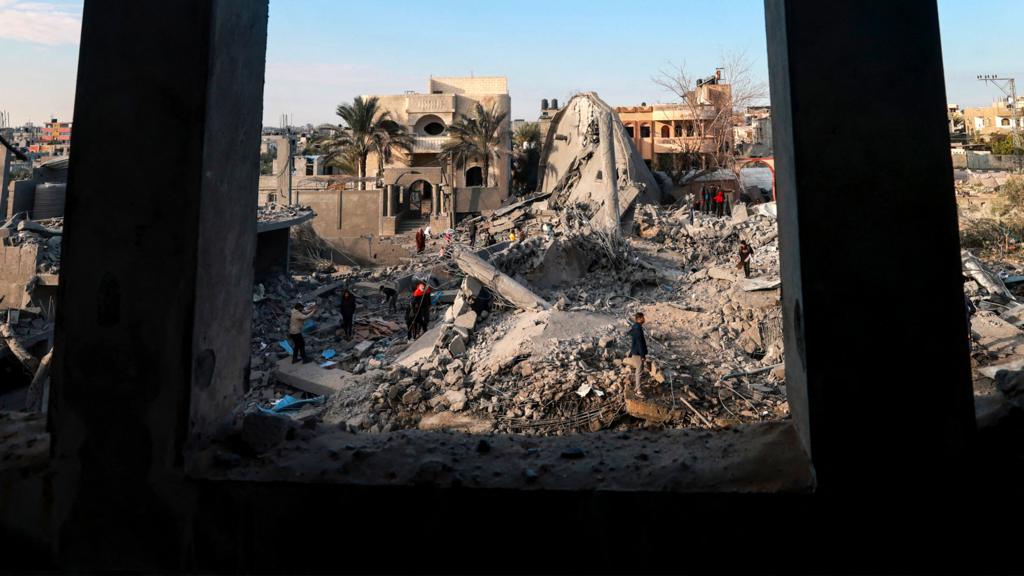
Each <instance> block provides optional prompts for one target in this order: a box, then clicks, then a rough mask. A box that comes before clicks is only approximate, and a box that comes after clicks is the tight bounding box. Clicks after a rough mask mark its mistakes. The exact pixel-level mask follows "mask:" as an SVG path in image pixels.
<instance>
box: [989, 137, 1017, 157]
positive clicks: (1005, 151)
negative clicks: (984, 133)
mask: <svg viewBox="0 0 1024 576" xmlns="http://www.w3.org/2000/svg"><path fill="white" fill-rule="evenodd" d="M989 147H991V148H992V153H993V154H1000V155H1010V154H1020V153H1022V152H1024V151H1022V150H1020V149H1019V148H1014V147H1013V136H1010V135H1009V134H993V135H992V139H991V140H989Z"/></svg>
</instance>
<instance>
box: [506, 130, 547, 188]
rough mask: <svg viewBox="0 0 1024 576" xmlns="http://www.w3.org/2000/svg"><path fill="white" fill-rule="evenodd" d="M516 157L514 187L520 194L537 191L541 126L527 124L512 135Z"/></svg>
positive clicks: (514, 157)
mask: <svg viewBox="0 0 1024 576" xmlns="http://www.w3.org/2000/svg"><path fill="white" fill-rule="evenodd" d="M512 143H513V147H514V149H515V155H514V156H513V158H512V186H513V188H514V189H515V190H516V193H518V194H527V193H530V192H533V191H534V190H536V189H537V180H538V175H539V171H540V150H541V141H540V124H538V123H536V122H527V123H525V124H521V125H519V127H518V128H516V131H515V133H514V134H513V135H512Z"/></svg>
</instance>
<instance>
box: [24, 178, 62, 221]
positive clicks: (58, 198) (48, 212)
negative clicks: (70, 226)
mask: <svg viewBox="0 0 1024 576" xmlns="http://www.w3.org/2000/svg"><path fill="white" fill-rule="evenodd" d="M67 189H68V185H67V184H64V183H57V182H46V183H43V184H39V185H38V186H36V193H35V199H34V200H33V202H32V219H33V220H45V219H47V218H57V217H59V216H63V215H64V195H65V192H67Z"/></svg>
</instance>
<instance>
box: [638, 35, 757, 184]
mask: <svg viewBox="0 0 1024 576" xmlns="http://www.w3.org/2000/svg"><path fill="white" fill-rule="evenodd" d="M722 63H723V65H722V67H721V69H722V72H723V74H722V76H723V77H722V78H721V79H717V78H716V79H715V80H714V82H710V80H711V78H707V79H705V78H702V77H697V76H693V75H692V74H690V73H689V72H688V71H687V69H686V65H685V63H684V64H683V65H681V66H676V65H672V64H669V67H668V68H667V69H663V70H661V71H660V73H659V75H658V76H655V77H654V78H652V81H653V82H654V83H655V84H657V85H658V86H661V87H662V88H664V89H665V90H666V91H668V92H671V93H672V94H673V95H674V96H675V97H676V98H677V99H678V101H679V102H680V104H681V105H682V106H683V109H684V110H685V111H686V112H687V113H686V116H688V119H687V120H685V121H684V127H683V128H682V130H681V131H676V132H674V133H672V134H670V138H669V140H668V141H667V144H668V145H669V146H671V147H672V148H674V149H675V150H677V152H674V153H672V154H668V155H665V156H667V158H663V159H659V160H660V161H659V162H658V167H659V168H660V169H662V170H665V171H666V172H668V173H669V176H670V177H671V178H672V180H673V182H674V183H676V184H680V183H681V180H682V178H683V177H684V176H685V175H686V174H687V173H688V172H689V171H691V170H694V169H697V170H700V171H701V172H703V171H707V170H714V169H717V168H720V167H729V166H731V165H732V164H733V163H734V161H735V149H734V147H733V145H732V142H733V138H732V129H733V127H734V126H737V125H742V123H743V112H744V110H746V108H747V107H748V106H752V105H755V104H759V103H761V102H763V101H764V99H765V98H766V97H767V96H768V87H767V85H766V84H765V83H764V82H761V81H758V80H756V79H755V78H754V75H753V73H752V67H753V66H752V64H751V62H750V59H749V58H748V57H747V55H746V53H745V52H726V53H724V54H723V55H722ZM653 129H654V127H653V126H652V130H653Z"/></svg>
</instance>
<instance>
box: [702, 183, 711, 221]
mask: <svg viewBox="0 0 1024 576" xmlns="http://www.w3.org/2000/svg"><path fill="white" fill-rule="evenodd" d="M700 196H701V203H700V212H701V214H711V188H709V187H708V186H707V185H705V184H701V185H700Z"/></svg>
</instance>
